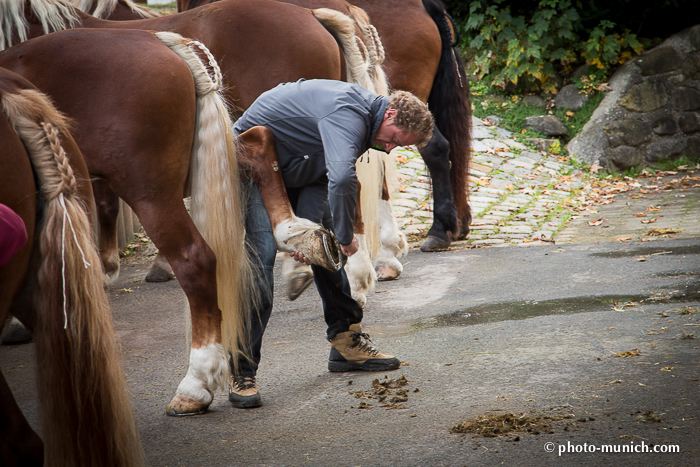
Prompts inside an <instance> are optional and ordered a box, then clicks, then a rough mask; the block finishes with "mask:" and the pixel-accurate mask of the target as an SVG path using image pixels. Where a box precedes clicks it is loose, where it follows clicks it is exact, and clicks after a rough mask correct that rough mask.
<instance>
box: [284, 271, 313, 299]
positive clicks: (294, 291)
mask: <svg viewBox="0 0 700 467" xmlns="http://www.w3.org/2000/svg"><path fill="white" fill-rule="evenodd" d="M313 281H314V275H313V273H309V271H304V272H303V273H301V274H297V275H296V276H294V277H292V278H291V279H289V281H288V282H287V297H289V301H291V302H293V301H294V300H296V299H297V298H299V296H300V295H301V294H302V293H303V292H304V290H306V288H307V287H308V286H309V285H311V283H312V282H313Z"/></svg>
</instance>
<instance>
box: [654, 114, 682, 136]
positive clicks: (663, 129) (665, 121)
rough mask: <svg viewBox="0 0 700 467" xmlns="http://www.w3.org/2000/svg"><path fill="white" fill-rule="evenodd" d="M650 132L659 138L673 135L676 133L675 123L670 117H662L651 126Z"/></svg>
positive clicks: (676, 126)
mask: <svg viewBox="0 0 700 467" xmlns="http://www.w3.org/2000/svg"><path fill="white" fill-rule="evenodd" d="M651 127H652V130H653V131H654V133H655V134H657V135H659V136H670V135H675V134H676V132H677V131H678V125H676V121H675V120H674V119H673V117H672V116H670V115H662V116H660V117H658V118H657V119H656V120H654V121H653V122H652V124H651Z"/></svg>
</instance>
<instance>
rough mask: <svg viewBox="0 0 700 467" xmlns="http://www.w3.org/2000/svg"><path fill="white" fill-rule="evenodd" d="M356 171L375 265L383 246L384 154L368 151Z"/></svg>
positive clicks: (368, 246) (368, 243)
mask: <svg viewBox="0 0 700 467" xmlns="http://www.w3.org/2000/svg"><path fill="white" fill-rule="evenodd" d="M355 171H356V173H357V178H358V179H359V180H360V184H361V185H360V186H361V191H362V193H361V196H360V205H361V209H362V211H361V212H362V222H363V223H364V226H365V232H364V233H365V240H366V242H367V252H368V253H369V256H370V258H371V260H372V263H374V260H375V259H376V257H377V252H378V251H379V248H380V246H381V243H380V238H379V224H378V223H377V219H378V217H379V199H380V198H381V196H382V182H383V177H384V163H383V158H382V153H381V152H380V151H377V150H375V149H370V150H368V151H367V152H366V153H364V154H363V155H362V156H361V157H360V158H359V159H358V160H357V162H356V163H355Z"/></svg>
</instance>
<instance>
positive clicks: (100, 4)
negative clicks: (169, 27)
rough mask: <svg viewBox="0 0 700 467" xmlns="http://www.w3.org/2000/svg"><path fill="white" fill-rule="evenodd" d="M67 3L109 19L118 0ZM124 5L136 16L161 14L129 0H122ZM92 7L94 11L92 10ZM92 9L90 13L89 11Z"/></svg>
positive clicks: (143, 16) (72, 1)
mask: <svg viewBox="0 0 700 467" xmlns="http://www.w3.org/2000/svg"><path fill="white" fill-rule="evenodd" d="M68 1H69V3H71V4H73V5H74V6H75V7H76V8H77V9H79V10H80V11H83V12H85V13H88V14H90V15H92V16H94V17H95V18H101V19H109V17H110V16H111V15H112V13H114V10H115V9H116V8H117V5H118V3H119V0H68ZM122 1H123V3H124V5H125V6H127V7H128V8H129V9H130V10H131V11H132V12H133V13H134V14H135V15H136V16H140V17H141V18H157V17H158V16H161V15H160V13H158V12H157V11H155V10H153V9H151V8H148V7H144V6H140V5H137V4H136V3H134V2H132V1H131V0H122ZM93 7H94V11H92V9H93ZM91 11H92V13H91Z"/></svg>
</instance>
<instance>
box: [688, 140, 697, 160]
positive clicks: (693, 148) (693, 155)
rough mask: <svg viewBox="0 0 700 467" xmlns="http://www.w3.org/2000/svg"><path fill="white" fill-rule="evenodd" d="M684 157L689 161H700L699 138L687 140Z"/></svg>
mask: <svg viewBox="0 0 700 467" xmlns="http://www.w3.org/2000/svg"><path fill="white" fill-rule="evenodd" d="M685 155H686V157H688V159H691V160H700V136H693V137H692V138H688V142H687V143H686V145H685Z"/></svg>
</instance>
